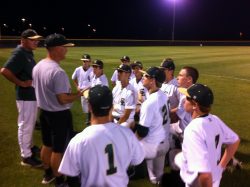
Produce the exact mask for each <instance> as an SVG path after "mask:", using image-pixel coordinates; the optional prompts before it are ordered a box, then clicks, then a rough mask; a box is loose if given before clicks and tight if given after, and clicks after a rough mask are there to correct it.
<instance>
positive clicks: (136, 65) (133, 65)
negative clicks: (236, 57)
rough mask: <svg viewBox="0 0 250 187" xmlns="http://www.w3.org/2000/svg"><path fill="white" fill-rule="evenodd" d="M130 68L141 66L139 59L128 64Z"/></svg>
mask: <svg viewBox="0 0 250 187" xmlns="http://www.w3.org/2000/svg"><path fill="white" fill-rule="evenodd" d="M130 66H131V68H134V67H139V68H141V69H142V68H143V65H142V63H141V62H140V61H134V62H133V63H132V64H130Z"/></svg>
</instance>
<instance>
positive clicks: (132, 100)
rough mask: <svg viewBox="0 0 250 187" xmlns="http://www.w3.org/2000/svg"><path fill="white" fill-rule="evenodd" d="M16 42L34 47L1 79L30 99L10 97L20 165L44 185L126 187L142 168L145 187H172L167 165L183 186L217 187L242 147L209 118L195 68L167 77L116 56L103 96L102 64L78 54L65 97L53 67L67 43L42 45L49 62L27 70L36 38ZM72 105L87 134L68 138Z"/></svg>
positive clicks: (166, 66)
mask: <svg viewBox="0 0 250 187" xmlns="http://www.w3.org/2000/svg"><path fill="white" fill-rule="evenodd" d="M21 37H22V39H21V41H22V43H25V42H26V43H28V44H26V46H27V45H31V44H32V45H34V46H33V47H28V48H27V47H26V48H25V45H24V46H22V45H23V44H21V46H19V47H18V50H22V51H21V52H22V53H17V52H16V53H14V54H13V55H12V57H11V58H10V59H9V60H8V61H7V63H6V64H5V66H4V67H3V68H2V69H1V73H2V74H3V75H4V76H5V77H6V78H7V79H9V80H10V81H12V82H13V83H15V84H16V86H17V92H18V91H19V92H20V90H21V91H22V94H23V95H25V94H27V90H26V88H29V89H31V91H30V92H32V93H33V96H34V98H32V99H26V98H25V97H24V96H23V95H22V96H23V98H21V99H19V98H17V107H18V111H19V117H18V126H19V129H20V130H19V131H20V133H19V134H20V135H19V134H18V136H19V145H20V149H21V156H22V165H31V166H34V167H39V166H41V165H43V168H44V171H45V173H44V178H43V180H42V183H43V184H48V183H50V182H52V181H53V180H55V185H56V186H60V187H63V186H84V187H88V186H113V187H117V186H127V185H128V183H129V179H130V178H129V176H128V171H129V170H130V169H131V168H132V169H133V168H135V167H136V165H139V164H141V163H142V162H143V161H145V162H146V167H147V172H148V176H149V180H150V182H151V183H152V184H156V185H161V186H164V185H165V184H167V186H171V184H170V183H168V181H166V183H165V182H164V167H165V163H166V161H167V162H168V163H169V166H170V167H171V169H172V170H176V171H178V173H179V174H180V177H181V179H182V181H183V183H182V185H184V186H187V187H196V186H197V187H198V186H211V187H212V186H213V187H218V186H219V185H220V180H221V177H222V173H223V171H224V169H225V168H226V166H227V164H228V163H229V161H230V160H231V159H232V158H233V156H234V154H235V152H236V151H237V148H238V146H239V142H240V140H239V137H238V135H237V134H236V133H235V132H233V131H232V130H231V129H230V128H229V127H227V126H226V124H225V123H224V122H223V121H222V120H221V119H220V118H219V117H217V116H215V115H212V114H211V113H210V111H211V107H212V104H213V101H214V95H213V92H212V90H211V89H210V88H209V87H208V86H206V85H204V84H199V83H197V80H198V78H199V72H198V70H197V69H196V68H194V67H190V66H185V67H183V68H181V70H180V72H179V74H178V76H177V78H175V77H174V71H175V64H174V61H173V60H172V59H171V58H166V59H164V60H163V61H162V63H159V64H158V63H157V62H156V64H155V66H153V67H150V68H148V69H147V70H144V69H143V64H142V62H140V61H134V62H133V63H130V58H129V57H128V56H123V57H122V58H121V59H120V61H121V64H120V65H119V66H118V67H117V68H116V69H115V71H114V73H113V75H112V77H111V83H112V87H113V88H112V91H111V89H110V88H109V84H108V79H107V77H106V75H105V74H104V62H103V61H101V60H94V61H93V62H92V59H91V57H90V55H89V54H83V55H82V58H81V59H80V60H81V61H82V65H81V66H80V67H77V68H76V69H75V71H74V72H73V74H72V80H73V82H74V84H75V86H76V89H77V92H76V93H72V92H71V90H72V89H71V86H70V81H69V78H68V76H67V74H66V72H65V71H64V70H63V69H62V68H61V67H60V63H61V61H62V60H63V59H64V58H65V55H66V53H67V47H71V46H74V44H73V43H70V42H68V40H67V39H66V38H65V36H63V35H61V34H51V35H49V36H47V37H46V38H45V41H44V44H45V47H46V49H47V52H48V53H47V57H46V58H44V59H42V60H41V61H39V63H38V64H37V65H35V62H34V60H33V58H32V55H33V53H32V50H34V49H35V48H36V47H37V44H38V41H39V39H40V38H41V36H40V35H38V34H37V33H36V32H35V31H34V30H31V29H28V30H26V31H24V32H23V33H22V35H21ZM29 42H30V44H29ZM33 43H34V44H33ZM35 45H36V46H35ZM25 53H30V54H25ZM26 55H31V56H30V59H31V60H28V61H27V60H26V59H25V61H24V60H23V59H22V58H24V57H25V56H26ZM18 60H20V61H22V63H26V64H25V65H23V66H24V67H25V68H23V67H20V66H21V65H22V64H21V65H17V61H18ZM25 75H29V76H25ZM80 98H81V105H82V110H83V113H85V115H84V117H83V119H84V118H85V119H86V125H87V127H86V128H85V129H84V130H83V131H82V132H80V133H78V134H76V135H75V133H74V131H73V123H72V115H71V112H70V107H71V105H72V102H73V101H76V100H77V99H80ZM30 100H31V101H32V102H30ZM23 101H25V102H23ZM20 105H22V106H20ZM36 106H38V108H39V110H40V117H39V119H40V123H41V132H42V143H43V146H42V149H41V160H42V162H40V161H39V160H38V159H36V158H35V157H34V156H33V155H32V153H31V151H29V150H30V148H31V147H32V132H33V129H34V123H35V119H36V113H37V112H36V111H37V107H36ZM21 109H23V110H24V111H22V110H21ZM26 112H28V113H32V116H33V117H32V119H29V120H28V123H29V124H30V125H29V126H28V127H24V126H25V123H26V121H25V120H24V119H21V116H24V115H23V114H25V113H26ZM23 118H25V117H23ZM27 129H29V130H27ZM25 132H26V133H27V134H28V137H29V139H28V140H27V141H26V142H25V146H26V147H25V146H23V145H22V141H23V139H24V138H27V137H26V136H27V135H25V134H24V133H25ZM23 137H24V138H23ZM223 145H226V146H225V151H224V152H223V154H222V152H221V148H222V146H223ZM25 150H28V151H27V156H26V155H25ZM65 176H67V177H66V178H65Z"/></svg>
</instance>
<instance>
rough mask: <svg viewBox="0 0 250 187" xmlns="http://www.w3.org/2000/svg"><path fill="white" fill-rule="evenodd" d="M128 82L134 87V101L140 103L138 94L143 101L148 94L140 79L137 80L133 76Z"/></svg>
mask: <svg viewBox="0 0 250 187" xmlns="http://www.w3.org/2000/svg"><path fill="white" fill-rule="evenodd" d="M129 83H130V84H131V85H132V86H133V87H134V90H135V100H136V103H140V102H138V94H141V96H142V100H143V101H145V100H146V99H147V97H148V96H149V93H148V89H147V88H145V87H144V86H143V83H142V79H141V80H140V81H139V82H137V81H136V77H135V78H133V79H131V80H130V81H129Z"/></svg>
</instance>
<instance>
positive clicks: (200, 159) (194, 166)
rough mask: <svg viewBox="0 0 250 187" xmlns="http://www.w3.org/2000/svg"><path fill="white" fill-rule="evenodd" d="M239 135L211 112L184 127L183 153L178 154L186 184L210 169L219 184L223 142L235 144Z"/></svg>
mask: <svg viewBox="0 0 250 187" xmlns="http://www.w3.org/2000/svg"><path fill="white" fill-rule="evenodd" d="M238 139H239V137H238V135H237V134H236V133H235V132H233V131H232V130H231V129H230V128H229V127H228V126H226V125H225V123H224V122H223V121H222V120H221V119H219V118H218V117H217V116H215V115H212V114H208V115H206V116H203V117H198V118H195V119H193V120H192V121H191V122H190V124H189V125H188V126H187V127H186V129H185V131H184V140H183V145H182V153H181V154H179V155H177V157H176V159H175V160H177V165H179V167H180V168H181V171H180V175H181V177H182V179H183V181H184V182H185V183H186V184H187V186H189V185H191V184H192V182H193V181H194V180H195V179H196V177H197V175H198V173H203V172H207V173H211V174H212V180H213V187H218V186H219V184H220V180H221V177H222V172H223V170H222V168H221V167H220V166H219V165H218V163H219V161H220V159H221V148H222V145H223V144H232V143H235V142H236V141H237V140H238Z"/></svg>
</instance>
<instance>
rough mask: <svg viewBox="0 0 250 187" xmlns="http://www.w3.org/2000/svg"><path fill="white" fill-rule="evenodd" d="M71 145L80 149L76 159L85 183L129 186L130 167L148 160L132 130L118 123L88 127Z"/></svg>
mask: <svg viewBox="0 0 250 187" xmlns="http://www.w3.org/2000/svg"><path fill="white" fill-rule="evenodd" d="M71 145H73V146H72V147H71V148H72V149H74V151H76V152H77V154H75V153H74V156H73V160H74V159H75V161H76V162H77V165H78V166H79V170H80V173H81V181H82V186H114V187H115V186H127V184H128V176H127V172H126V171H127V168H128V166H129V165H130V164H132V165H137V164H139V163H141V162H142V160H143V159H144V152H143V150H142V148H141V146H140V145H139V142H138V140H137V139H136V137H135V135H134V134H133V133H132V131H131V130H130V129H128V128H125V127H122V126H119V125H117V124H114V123H107V124H105V125H91V126H89V127H87V128H86V129H85V130H84V131H83V132H81V133H79V134H78V135H76V136H75V137H74V138H73V139H72V141H71V142H70V144H69V147H70V146H71ZM66 154H68V153H67V151H66Z"/></svg>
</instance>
